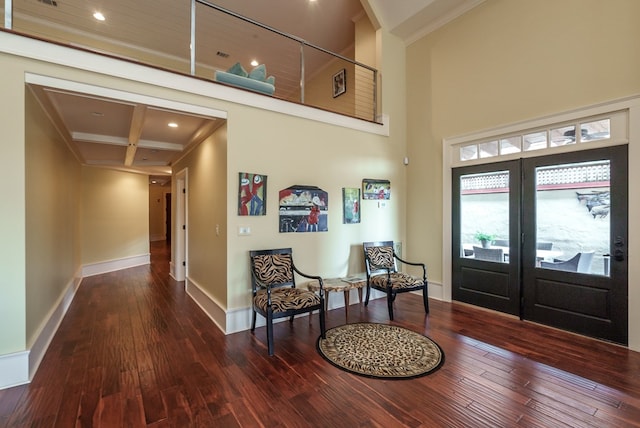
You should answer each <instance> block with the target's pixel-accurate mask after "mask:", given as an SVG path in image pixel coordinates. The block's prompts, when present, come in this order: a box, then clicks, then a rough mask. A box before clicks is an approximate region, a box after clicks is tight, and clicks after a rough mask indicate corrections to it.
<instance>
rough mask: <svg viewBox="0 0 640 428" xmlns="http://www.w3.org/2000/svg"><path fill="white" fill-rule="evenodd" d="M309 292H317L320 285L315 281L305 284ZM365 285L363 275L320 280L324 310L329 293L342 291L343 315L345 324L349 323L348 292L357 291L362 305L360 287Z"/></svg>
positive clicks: (326, 306)
mask: <svg viewBox="0 0 640 428" xmlns="http://www.w3.org/2000/svg"><path fill="white" fill-rule="evenodd" d="M306 285H307V288H308V289H309V290H311V291H318V290H319V289H320V284H319V283H318V281H317V280H313V281H309V282H307V283H306ZM366 285H367V277H366V276H364V275H357V276H349V277H345V278H322V288H323V290H324V310H325V312H326V311H327V310H328V308H329V292H330V291H334V292H338V291H342V292H343V293H344V313H345V317H346V320H347V322H348V321H349V292H350V291H351V290H353V289H354V288H355V289H356V290H358V298H359V299H360V303H362V287H364V286H366Z"/></svg>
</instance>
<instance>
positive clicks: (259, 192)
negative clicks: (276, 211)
mask: <svg viewBox="0 0 640 428" xmlns="http://www.w3.org/2000/svg"><path fill="white" fill-rule="evenodd" d="M266 214H267V176H266V175H262V174H253V173H249V172H241V173H240V184H239V188H238V215H266Z"/></svg>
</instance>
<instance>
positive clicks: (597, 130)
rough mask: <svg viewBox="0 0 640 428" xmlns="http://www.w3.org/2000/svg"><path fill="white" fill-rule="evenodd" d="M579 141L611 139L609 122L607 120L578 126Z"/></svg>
mask: <svg viewBox="0 0 640 428" xmlns="http://www.w3.org/2000/svg"><path fill="white" fill-rule="evenodd" d="M580 136H581V139H580V141H595V140H606V139H607V138H610V137H611V121H610V120H609V119H602V120H596V121H595V122H588V123H583V124H582V125H580Z"/></svg>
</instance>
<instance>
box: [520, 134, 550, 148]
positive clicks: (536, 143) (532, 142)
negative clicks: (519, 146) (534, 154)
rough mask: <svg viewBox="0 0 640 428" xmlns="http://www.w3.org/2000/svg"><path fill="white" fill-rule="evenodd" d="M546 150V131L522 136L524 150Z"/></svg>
mask: <svg viewBox="0 0 640 428" xmlns="http://www.w3.org/2000/svg"><path fill="white" fill-rule="evenodd" d="M546 148H547V131H542V132H534V133H532V134H527V135H525V136H524V150H525V151H526V152H528V151H531V150H541V149H546Z"/></svg>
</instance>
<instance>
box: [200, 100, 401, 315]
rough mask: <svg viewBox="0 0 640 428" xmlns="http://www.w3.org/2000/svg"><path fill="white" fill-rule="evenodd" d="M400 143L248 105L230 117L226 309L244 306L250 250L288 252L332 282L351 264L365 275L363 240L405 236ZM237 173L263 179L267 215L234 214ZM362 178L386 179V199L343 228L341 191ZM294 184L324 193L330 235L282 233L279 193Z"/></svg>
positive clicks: (369, 203)
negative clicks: (244, 229)
mask: <svg viewBox="0 0 640 428" xmlns="http://www.w3.org/2000/svg"><path fill="white" fill-rule="evenodd" d="M234 110H235V109H234ZM234 113H235V114H234ZM398 143H399V142H397V141H395V140H394V139H392V138H386V137H380V136H373V135H370V134H366V133H362V132H358V131H353V130H347V129H344V128H340V127H336V126H331V125H326V124H321V123H318V122H314V121H307V120H300V119H296V118H293V117H290V116H286V115H281V114H278V113H270V112H265V111H261V110H256V109H248V108H245V109H242V112H241V114H240V112H230V113H229V120H228V163H229V171H228V177H229V181H228V187H227V192H228V198H227V210H228V211H227V212H228V216H229V222H228V225H229V230H228V235H229V239H228V258H229V259H228V266H229V275H228V288H229V291H228V293H229V295H228V299H227V304H228V308H229V309H236V308H245V307H248V306H249V302H250V293H249V284H250V282H249V270H248V251H249V250H251V249H264V248H280V247H292V248H293V251H294V258H295V260H296V264H298V265H299V266H300V268H302V269H303V270H305V271H307V272H316V273H317V274H321V275H324V276H327V277H330V276H339V275H345V274H347V273H348V270H349V264H350V261H351V269H353V270H355V272H358V271H362V269H363V267H362V263H361V262H358V260H360V261H361V252H362V247H361V246H362V242H363V241H367V240H377V239H393V240H399V239H400V237H402V236H403V233H404V224H403V222H402V221H401V219H402V218H403V210H404V203H405V192H404V186H405V183H404V171H403V169H402V164H401V162H399V161H397V159H398V153H399V152H401V151H402V150H403V146H401V145H399V144H398ZM239 172H253V173H260V174H265V175H267V215H266V216H244V217H243V216H238V215H237V208H236V207H237V192H238V173H239ZM363 178H384V179H389V180H391V200H389V201H388V202H387V204H386V206H384V207H381V208H378V203H377V202H376V201H362V203H361V208H362V223H360V224H356V225H353V224H343V223H342V188H343V187H361V186H362V179H363ZM296 184H298V185H311V186H317V187H320V188H321V189H323V190H325V191H327V192H328V204H329V213H328V215H329V218H328V224H329V231H328V232H319V233H279V231H278V227H279V226H278V225H279V216H278V214H279V212H278V192H279V191H280V190H282V189H285V188H287V187H290V186H292V185H296ZM189 209H191V207H189ZM240 226H249V227H250V228H251V235H249V236H238V228H239V227H240ZM190 257H191V256H190ZM356 269H357V270H356ZM355 272H353V271H352V272H351V273H355Z"/></svg>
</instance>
